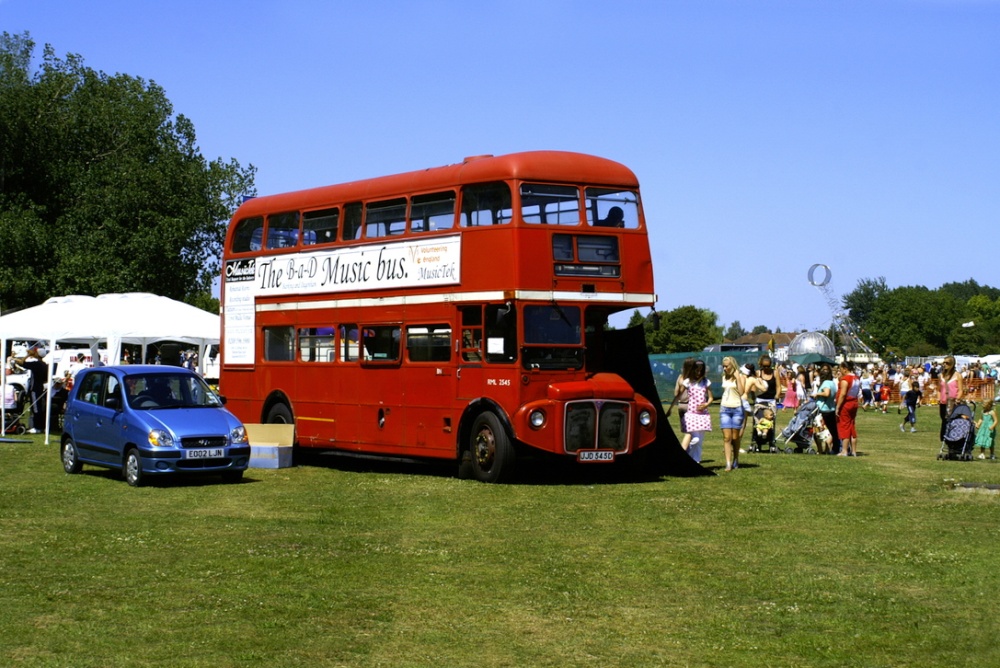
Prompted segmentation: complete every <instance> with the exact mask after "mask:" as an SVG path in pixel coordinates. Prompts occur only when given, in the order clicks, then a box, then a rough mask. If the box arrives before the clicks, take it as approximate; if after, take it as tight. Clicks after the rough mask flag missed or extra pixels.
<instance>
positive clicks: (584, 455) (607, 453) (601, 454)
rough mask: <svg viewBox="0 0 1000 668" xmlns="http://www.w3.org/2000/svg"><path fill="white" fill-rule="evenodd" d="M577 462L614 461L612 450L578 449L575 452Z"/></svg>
mask: <svg viewBox="0 0 1000 668" xmlns="http://www.w3.org/2000/svg"><path fill="white" fill-rule="evenodd" d="M576 461H578V462H613V461H615V451H614V450H580V451H579V452H578V453H576Z"/></svg>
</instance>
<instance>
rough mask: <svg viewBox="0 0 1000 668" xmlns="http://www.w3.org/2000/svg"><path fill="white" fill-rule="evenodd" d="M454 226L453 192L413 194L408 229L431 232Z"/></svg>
mask: <svg viewBox="0 0 1000 668" xmlns="http://www.w3.org/2000/svg"><path fill="white" fill-rule="evenodd" d="M454 226H455V193H453V192H444V193H433V194H430V195H414V197H413V199H412V200H411V201H410V231H411V232H433V231H435V230H450V229H451V228H453V227H454Z"/></svg>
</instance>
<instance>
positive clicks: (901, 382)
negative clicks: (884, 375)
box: [896, 367, 910, 415]
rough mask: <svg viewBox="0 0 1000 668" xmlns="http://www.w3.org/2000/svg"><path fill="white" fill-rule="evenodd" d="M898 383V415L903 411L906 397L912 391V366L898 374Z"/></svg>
mask: <svg viewBox="0 0 1000 668" xmlns="http://www.w3.org/2000/svg"><path fill="white" fill-rule="evenodd" d="M896 385H897V387H899V405H898V406H896V415H899V414H900V413H901V412H903V407H904V406H903V404H904V397H905V396H906V393H907V392H909V391H910V367H906V370H905V371H904V372H902V373H897V374H896Z"/></svg>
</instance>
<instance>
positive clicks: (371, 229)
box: [365, 198, 406, 239]
mask: <svg viewBox="0 0 1000 668" xmlns="http://www.w3.org/2000/svg"><path fill="white" fill-rule="evenodd" d="M405 231H406V200H405V199H402V198H400V199H392V200H387V201H384V202H372V203H370V204H369V205H368V206H367V208H366V211H365V238H366V239H376V238H378V237H389V236H395V235H397V234H402V233H403V232H405Z"/></svg>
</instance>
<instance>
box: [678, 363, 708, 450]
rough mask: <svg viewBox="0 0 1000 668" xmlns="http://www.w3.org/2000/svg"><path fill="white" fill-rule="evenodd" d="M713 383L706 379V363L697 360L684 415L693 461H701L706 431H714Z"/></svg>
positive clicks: (692, 372)
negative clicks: (709, 409)
mask: <svg viewBox="0 0 1000 668" xmlns="http://www.w3.org/2000/svg"><path fill="white" fill-rule="evenodd" d="M711 385H712V382H711V381H710V380H709V379H708V378H706V377H705V362H704V361H703V360H697V361H696V362H695V363H694V367H693V368H692V370H691V382H690V384H689V385H688V409H687V413H685V414H684V425H685V427H686V428H687V431H688V433H689V434H690V435H691V440H690V443H689V445H688V448H687V451H688V454H689V455H690V456H691V459H693V460H695V461H696V462H700V461H701V447H702V440H703V439H704V434H705V432H706V431H712V418H711V416H710V415H709V414H708V407H709V406H710V405H711V404H712V390H711Z"/></svg>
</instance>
